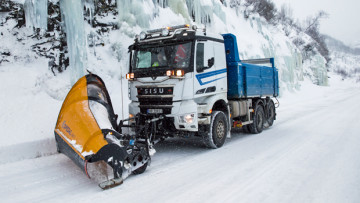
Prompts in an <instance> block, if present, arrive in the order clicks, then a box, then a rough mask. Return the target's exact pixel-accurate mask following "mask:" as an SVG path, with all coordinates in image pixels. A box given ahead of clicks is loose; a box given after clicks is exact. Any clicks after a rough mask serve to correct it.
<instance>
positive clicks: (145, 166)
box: [132, 162, 148, 175]
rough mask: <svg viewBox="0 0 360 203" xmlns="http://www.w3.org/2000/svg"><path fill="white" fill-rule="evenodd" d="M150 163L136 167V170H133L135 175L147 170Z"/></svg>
mask: <svg viewBox="0 0 360 203" xmlns="http://www.w3.org/2000/svg"><path fill="white" fill-rule="evenodd" d="M147 165H148V163H147V162H146V163H145V164H144V165H143V166H141V167H140V168H138V169H136V170H135V171H133V172H132V174H133V175H138V174H142V173H144V172H145V170H146V168H147Z"/></svg>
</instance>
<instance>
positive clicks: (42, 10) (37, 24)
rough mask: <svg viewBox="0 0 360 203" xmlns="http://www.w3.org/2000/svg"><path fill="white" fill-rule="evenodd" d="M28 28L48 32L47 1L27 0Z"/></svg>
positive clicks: (25, 7) (25, 6) (25, 4)
mask: <svg viewBox="0 0 360 203" xmlns="http://www.w3.org/2000/svg"><path fill="white" fill-rule="evenodd" d="M24 10H25V19H26V27H33V28H39V29H42V30H47V17H48V8H47V0H25V3H24Z"/></svg>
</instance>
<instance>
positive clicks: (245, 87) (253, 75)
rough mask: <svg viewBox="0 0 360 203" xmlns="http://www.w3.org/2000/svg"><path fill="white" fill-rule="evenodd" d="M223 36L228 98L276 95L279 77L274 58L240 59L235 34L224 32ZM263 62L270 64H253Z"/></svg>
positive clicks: (277, 93)
mask: <svg viewBox="0 0 360 203" xmlns="http://www.w3.org/2000/svg"><path fill="white" fill-rule="evenodd" d="M223 37H224V43H225V50H226V63H227V75H228V99H239V98H247V97H267V96H268V97H277V96H278V95H279V79H278V71H277V69H276V68H275V66H274V58H269V59H255V60H243V61H241V60H240V58H239V52H238V48H237V41H236V37H235V35H233V34H224V35H223ZM250 63H251V64H250ZM263 63H268V64H271V65H270V66H262V65H255V64H263Z"/></svg>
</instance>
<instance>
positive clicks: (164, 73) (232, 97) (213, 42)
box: [55, 25, 279, 189]
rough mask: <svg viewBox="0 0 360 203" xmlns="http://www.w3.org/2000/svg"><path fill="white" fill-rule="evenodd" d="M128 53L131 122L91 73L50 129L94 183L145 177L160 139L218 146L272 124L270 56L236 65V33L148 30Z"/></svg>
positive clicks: (274, 91)
mask: <svg viewBox="0 0 360 203" xmlns="http://www.w3.org/2000/svg"><path fill="white" fill-rule="evenodd" d="M129 55H130V63H129V72H128V73H127V74H126V79H127V80H128V84H129V92H128V94H129V95H128V96H129V98H130V100H131V103H130V104H129V118H128V119H125V120H121V121H120V122H119V123H117V115H116V114H115V113H114V111H113V107H112V103H111V100H110V97H109V94H108V92H107V90H106V87H105V84H104V82H103V81H102V79H101V78H100V77H98V76H97V75H94V74H89V75H86V76H84V77H82V78H81V79H80V80H79V81H78V82H77V83H76V84H75V85H74V86H73V87H72V89H71V90H70V92H69V93H68V95H67V97H66V99H65V101H64V103H63V106H62V108H61V110H60V114H59V117H58V120H57V123H56V127H55V138H56V143H57V149H58V151H59V152H61V153H63V154H65V155H66V156H68V157H69V158H70V159H71V160H72V161H74V162H75V163H76V164H77V165H78V166H79V167H80V168H81V169H82V170H83V171H84V172H85V173H86V174H87V175H88V176H89V177H91V178H93V177H96V176H98V174H102V175H104V174H105V175H104V176H103V177H105V178H103V180H100V184H99V186H100V187H101V188H103V189H107V188H111V187H113V186H116V185H119V184H121V183H122V182H123V180H124V179H125V178H126V177H128V176H129V175H130V174H140V173H143V172H144V171H145V170H146V167H147V166H148V165H149V164H150V161H151V157H152V155H153V154H154V153H155V149H154V145H155V144H156V143H157V142H159V141H161V140H163V139H165V138H168V137H189V136H191V137H198V138H199V139H202V140H203V142H204V144H205V145H206V146H207V147H209V148H220V147H222V146H223V144H224V142H225V139H226V138H227V137H230V130H231V128H242V129H243V131H245V132H248V133H254V134H257V133H261V132H262V131H263V129H264V128H266V127H270V126H272V125H273V122H274V120H275V119H276V112H275V103H274V101H273V99H274V98H275V99H276V97H277V96H278V95H279V84H278V83H279V82H278V71H277V69H276V68H275V66H274V59H273V58H266V59H252V60H240V58H239V52H238V48H237V41H236V37H235V36H234V35H233V34H223V35H215V34H210V33H207V32H206V29H198V28H196V26H190V25H180V26H172V27H166V28H161V29H155V30H148V31H146V32H141V33H140V34H139V35H137V36H136V37H135V41H134V43H133V44H132V45H131V46H129ZM125 128H128V130H127V131H126V133H123V130H124V129H125ZM124 132H125V131H124ZM92 174H93V176H92Z"/></svg>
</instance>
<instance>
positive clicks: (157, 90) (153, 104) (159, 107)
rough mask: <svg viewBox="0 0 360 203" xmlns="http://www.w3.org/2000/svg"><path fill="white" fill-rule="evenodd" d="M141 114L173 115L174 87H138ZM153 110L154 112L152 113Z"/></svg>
mask: <svg viewBox="0 0 360 203" xmlns="http://www.w3.org/2000/svg"><path fill="white" fill-rule="evenodd" d="M137 90H138V91H137V92H138V96H137V97H138V99H139V103H140V105H139V107H140V112H141V113H143V114H149V112H154V111H155V112H157V113H150V114H158V112H159V111H161V113H162V114H171V108H172V107H173V106H172V104H173V86H140V87H137ZM151 110H153V111H151Z"/></svg>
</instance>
